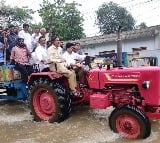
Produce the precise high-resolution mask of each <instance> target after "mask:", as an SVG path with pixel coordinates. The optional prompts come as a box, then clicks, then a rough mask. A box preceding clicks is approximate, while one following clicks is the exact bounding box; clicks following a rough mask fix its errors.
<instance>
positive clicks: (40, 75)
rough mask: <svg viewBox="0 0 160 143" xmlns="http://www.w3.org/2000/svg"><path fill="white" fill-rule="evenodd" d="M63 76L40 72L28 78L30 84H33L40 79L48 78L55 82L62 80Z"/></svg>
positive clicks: (55, 73)
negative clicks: (58, 79)
mask: <svg viewBox="0 0 160 143" xmlns="http://www.w3.org/2000/svg"><path fill="white" fill-rule="evenodd" d="M62 76H63V75H62V74H59V73H57V72H53V71H52V72H50V71H49V72H38V73H32V74H31V75H30V76H29V77H28V82H31V81H33V80H35V79H37V78H40V77H47V78H49V79H51V80H54V79H57V78H60V77H62Z"/></svg>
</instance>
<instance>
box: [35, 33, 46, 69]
mask: <svg viewBox="0 0 160 143" xmlns="http://www.w3.org/2000/svg"><path fill="white" fill-rule="evenodd" d="M35 56H36V58H37V61H36V64H38V65H39V69H40V71H49V69H48V67H49V66H48V64H47V63H48V62H47V61H48V57H47V48H46V39H45V37H43V36H41V37H40V38H39V46H38V47H37V48H36V49H35Z"/></svg>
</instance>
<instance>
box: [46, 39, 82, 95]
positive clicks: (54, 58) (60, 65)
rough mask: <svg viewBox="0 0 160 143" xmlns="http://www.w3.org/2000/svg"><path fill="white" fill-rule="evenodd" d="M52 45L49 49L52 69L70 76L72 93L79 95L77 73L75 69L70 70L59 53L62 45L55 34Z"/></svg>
mask: <svg viewBox="0 0 160 143" xmlns="http://www.w3.org/2000/svg"><path fill="white" fill-rule="evenodd" d="M51 42H52V45H51V46H50V47H49V48H48V49H47V54H48V59H49V62H53V63H52V64H50V65H49V68H50V70H51V71H57V72H58V73H60V74H62V75H64V76H65V77H67V78H68V82H69V87H70V89H71V94H73V95H75V96H79V95H80V93H79V92H78V91H76V87H77V81H76V75H75V72H74V71H73V70H68V69H67V67H66V60H65V59H64V58H63V57H62V56H61V55H60V54H59V51H58V47H59V46H60V40H59V38H58V37H56V36H54V37H52V39H51Z"/></svg>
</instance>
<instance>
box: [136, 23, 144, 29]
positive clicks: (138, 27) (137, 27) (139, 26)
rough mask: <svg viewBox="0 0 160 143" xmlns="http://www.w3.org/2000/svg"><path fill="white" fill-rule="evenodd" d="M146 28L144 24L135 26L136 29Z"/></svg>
mask: <svg viewBox="0 0 160 143" xmlns="http://www.w3.org/2000/svg"><path fill="white" fill-rule="evenodd" d="M145 28H147V25H146V23H145V22H141V23H140V24H139V25H138V26H136V29H145Z"/></svg>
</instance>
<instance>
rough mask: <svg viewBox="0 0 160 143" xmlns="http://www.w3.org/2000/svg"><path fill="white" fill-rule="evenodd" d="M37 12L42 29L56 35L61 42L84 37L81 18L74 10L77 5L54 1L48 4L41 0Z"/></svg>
mask: <svg viewBox="0 0 160 143" xmlns="http://www.w3.org/2000/svg"><path fill="white" fill-rule="evenodd" d="M40 6H41V8H40V9H39V10H38V12H39V15H40V16H41V18H42V22H43V25H44V27H45V28H46V29H47V30H49V31H50V33H52V34H55V35H58V36H59V37H60V38H62V39H63V40H75V39H80V38H82V37H83V36H84V33H83V28H82V27H83V25H82V22H83V18H82V17H81V16H80V12H79V11H78V9H77V8H76V6H78V4H77V3H75V2H73V3H70V4H69V3H65V0H54V3H53V4H52V3H50V2H49V1H48V0H43V3H42V5H40Z"/></svg>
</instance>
